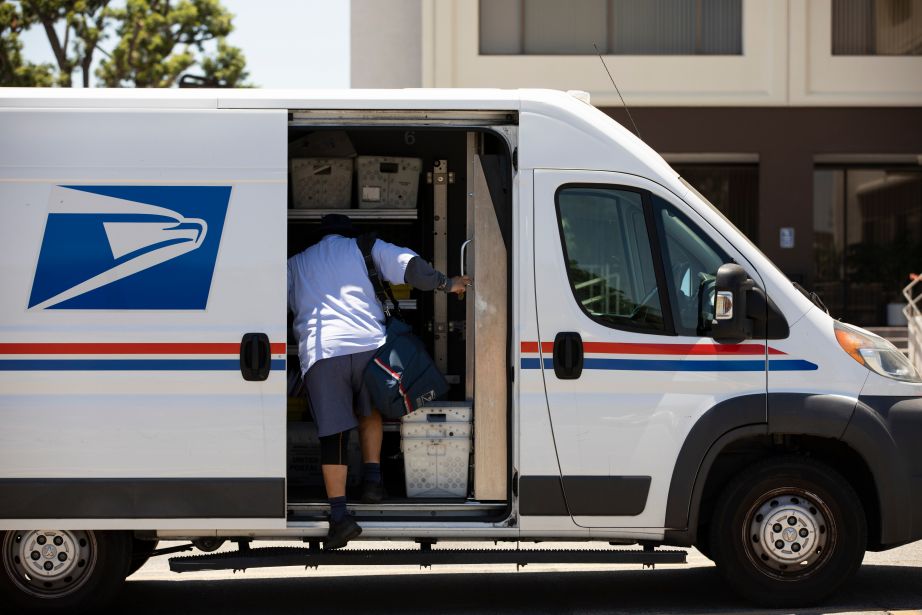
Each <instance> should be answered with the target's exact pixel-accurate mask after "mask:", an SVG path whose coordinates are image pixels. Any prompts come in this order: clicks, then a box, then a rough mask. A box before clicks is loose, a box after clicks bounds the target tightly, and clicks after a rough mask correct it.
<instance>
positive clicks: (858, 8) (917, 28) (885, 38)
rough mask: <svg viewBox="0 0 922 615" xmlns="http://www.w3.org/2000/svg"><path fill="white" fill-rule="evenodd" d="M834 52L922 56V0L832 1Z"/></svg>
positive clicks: (860, 54) (852, 54)
mask: <svg viewBox="0 0 922 615" xmlns="http://www.w3.org/2000/svg"><path fill="white" fill-rule="evenodd" d="M832 54H833V55H837V56H878V55H880V56H918V55H922V0H832Z"/></svg>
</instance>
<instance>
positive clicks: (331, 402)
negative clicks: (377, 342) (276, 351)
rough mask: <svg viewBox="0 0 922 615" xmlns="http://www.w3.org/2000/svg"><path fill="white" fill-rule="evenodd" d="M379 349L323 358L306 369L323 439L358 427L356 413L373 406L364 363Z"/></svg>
mask: <svg viewBox="0 0 922 615" xmlns="http://www.w3.org/2000/svg"><path fill="white" fill-rule="evenodd" d="M375 352H377V350H366V351H364V352H359V353H356V354H349V355H343V356H339V357H330V358H329V359H320V360H319V361H317V362H316V363H314V364H313V365H311V368H310V369H309V370H307V374H305V375H304V384H305V387H306V388H307V401H308V406H310V409H311V414H312V415H313V416H314V422H315V423H316V424H317V435H319V436H320V437H321V438H322V437H324V436H332V435H334V434H338V433H341V432H344V431H349V430H350V429H353V428H354V427H356V426H358V421H357V420H356V416H368V415H369V414H371V411H372V409H373V406H372V403H371V395H370V394H369V393H368V389H367V388H366V387H365V379H364V374H365V366H366V365H368V362H369V361H371V359H372V357H374V356H375Z"/></svg>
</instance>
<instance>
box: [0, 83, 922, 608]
mask: <svg viewBox="0 0 922 615" xmlns="http://www.w3.org/2000/svg"><path fill="white" fill-rule="evenodd" d="M0 135H2V147H0V208H2V223H0V272H2V283H3V292H2V293H0V569H2V570H0V590H2V593H3V595H4V598H3V603H4V605H5V606H6V605H15V606H16V607H17V608H19V609H24V610H25V609H28V610H33V611H38V612H58V611H61V612H73V611H75V610H79V609H81V608H87V607H90V606H94V605H98V604H102V603H105V602H106V601H109V600H112V599H114V598H115V597H116V596H117V592H118V589H119V587H120V585H121V584H122V582H123V581H124V579H125V578H126V576H128V575H130V574H131V573H132V572H133V571H135V570H137V569H138V568H139V567H140V566H141V565H143V563H144V562H145V561H146V559H147V558H148V557H150V556H154V555H164V554H165V553H166V552H170V551H176V550H177V549H183V548H192V547H191V546H190V547H182V546H181V547H170V548H159V547H158V541H177V540H182V541H187V542H184V543H182V544H190V545H194V547H196V548H198V549H199V550H200V551H202V552H203V553H201V554H198V555H191V556H190V555H189V554H183V553H173V555H174V557H173V558H172V559H171V560H170V566H171V568H172V569H173V570H174V571H177V572H192V571H196V570H220V569H237V568H255V567H260V566H281V565H307V564H310V565H314V564H318V565H324V566H326V565H338V564H356V563H361V564H369V565H376V564H392V563H405V564H406V563H410V564H442V563H453V564H457V563H471V564H478V563H503V562H505V563H517V564H526V563H560V562H586V563H597V564H612V563H638V564H655V563H661V564H667V563H683V562H684V561H685V551H683V550H682V549H681V548H682V547H689V546H692V545H694V546H695V547H697V548H698V549H699V550H700V551H701V552H702V553H704V555H706V556H707V557H709V558H711V559H712V560H713V561H714V562H715V563H716V564H717V568H718V570H719V571H720V572H721V573H722V574H723V575H724V576H725V577H726V579H727V581H728V582H729V586H731V587H732V588H734V589H735V590H737V591H738V592H739V593H741V594H742V595H743V596H745V597H747V598H749V599H751V600H754V601H756V602H758V603H761V604H765V605H777V606H794V605H802V604H808V603H814V602H817V601H819V600H822V599H823V598H825V597H827V596H829V595H830V594H831V593H832V592H834V591H835V590H837V589H838V588H839V587H841V586H842V585H843V584H844V583H845V582H847V581H848V579H849V578H850V576H851V575H852V574H853V573H854V572H855V571H856V570H857V569H858V567H859V565H860V564H861V561H862V556H863V554H864V552H865V551H866V550H874V551H879V550H884V549H889V548H892V547H895V546H898V545H902V544H905V543H907V542H911V541H914V540H918V539H919V538H922V397H920V395H922V381H920V377H919V374H918V373H917V372H916V371H915V370H914V369H913V367H912V366H911V365H910V364H909V363H908V361H907V360H906V359H905V358H904V357H903V355H902V354H901V353H900V352H899V351H898V350H896V349H895V348H894V347H893V346H892V345H890V344H889V343H888V342H886V341H884V340H883V339H881V338H879V337H877V336H875V335H872V334H870V333H868V332H867V331H864V330H862V329H859V328H857V327H853V326H851V325H848V324H845V323H842V322H838V321H837V320H835V319H834V318H833V317H831V316H830V315H829V314H828V313H827V312H826V310H825V309H824V308H823V307H822V305H821V303H820V302H818V301H816V300H815V299H814V298H812V297H811V296H810V295H809V293H805V292H803V291H802V290H800V289H798V288H797V287H795V285H794V284H792V283H791V281H789V280H788V279H787V278H786V277H785V275H784V274H783V273H781V271H779V270H778V268H777V267H776V266H775V265H773V264H772V263H771V262H770V261H769V260H768V259H767V258H766V257H765V256H764V255H763V254H762V253H761V252H760V251H759V250H758V249H757V248H756V247H755V246H754V245H753V244H752V243H751V242H750V241H749V240H748V239H747V238H746V237H745V236H744V235H743V234H742V233H740V231H739V230H738V229H736V228H735V227H734V226H733V225H732V224H731V223H730V222H729V221H728V220H727V219H726V218H724V216H723V215H722V214H721V213H720V212H719V211H718V210H717V209H716V208H715V207H714V206H713V205H711V204H710V203H709V202H708V201H707V199H705V198H704V197H702V196H701V195H700V194H699V193H698V192H696V191H695V189H694V188H693V187H692V186H690V185H689V184H688V183H686V182H685V181H684V180H683V179H682V178H681V177H679V176H678V174H677V173H676V172H675V171H674V170H673V169H671V168H670V167H669V165H668V164H666V163H665V162H664V161H663V159H662V158H661V157H660V156H658V155H657V154H656V153H655V152H654V151H653V150H652V149H650V148H649V147H648V146H647V145H645V144H644V143H643V142H642V141H640V140H639V139H638V138H637V137H635V136H634V135H633V134H632V133H630V132H629V131H628V130H626V129H625V128H623V127H622V126H620V125H619V124H618V123H616V122H615V121H613V120H612V119H611V118H609V117H608V116H606V115H605V114H604V113H602V112H601V111H599V110H597V109H596V108H594V107H592V106H591V105H590V104H588V101H587V100H586V99H585V97H584V96H574V95H569V94H567V93H563V92H555V91H540V90H512V91H505V90H393V91H385V90H381V91H362V90H352V91H343V92H305V91H260V90H242V91H223V90H222V91H215V90H195V91H178V90H165V91H153V90H25V89H22V90H19V89H7V90H3V91H2V92H0ZM333 211H335V212H338V213H346V214H348V215H349V216H350V218H351V219H352V220H353V222H354V223H355V224H356V225H358V226H360V227H361V228H363V229H365V230H368V231H375V232H377V234H378V236H379V237H382V238H384V239H387V240H388V241H391V242H393V243H398V244H401V245H405V246H409V247H411V248H412V249H414V250H415V251H416V252H418V253H419V254H420V255H421V256H422V257H423V258H425V259H426V260H428V261H431V262H432V263H433V264H434V266H435V267H436V268H438V269H440V270H442V271H449V272H451V273H459V272H464V273H466V274H470V275H472V276H473V277H474V280H475V282H474V285H473V287H472V288H471V289H470V291H469V292H468V293H467V295H466V296H465V297H464V298H463V300H461V301H458V300H457V299H456V298H454V297H452V298H450V299H449V298H448V297H447V296H445V295H444V294H438V295H436V296H433V295H431V294H423V295H413V294H412V293H410V294H405V295H403V296H400V297H398V299H396V300H397V301H398V302H399V303H400V304H401V306H402V308H403V309H402V311H403V313H404V314H405V315H406V318H407V320H408V322H410V324H412V326H413V328H414V331H415V332H416V334H417V335H418V336H419V337H420V338H421V339H422V340H423V341H424V342H425V344H426V345H427V347H428V348H429V350H430V353H431V354H432V356H433V359H434V360H435V362H436V364H437V365H438V366H439V368H440V369H441V370H442V372H443V373H444V374H446V377H447V378H448V380H449V382H450V383H451V385H452V386H451V391H450V393H449V394H447V395H446V396H445V398H444V399H442V400H439V401H435V402H433V403H431V404H430V405H428V406H426V407H424V408H422V409H420V410H417V411H416V412H414V413H413V414H412V415H408V416H407V417H404V419H403V420H402V421H396V422H391V423H389V424H387V425H386V426H385V439H384V453H383V455H384V456H383V458H382V465H383V469H384V476H385V481H386V486H387V490H388V494H389V496H388V498H386V499H385V500H384V501H383V502H381V503H380V504H373V505H372V504H350V508H351V509H352V512H353V513H354V514H355V515H356V517H357V519H358V521H359V523H360V524H361V525H362V527H363V528H364V533H363V534H362V536H361V538H362V539H369V540H403V541H416V542H417V543H418V544H419V548H418V549H409V550H408V549H400V550H393V549H377V550H374V551H367V550H365V549H362V548H361V544H362V543H361V542H356V543H353V544H352V545H350V548H349V549H346V550H342V551H324V550H323V548H322V540H323V537H324V536H325V534H326V532H327V528H328V522H327V517H326V515H327V506H326V502H325V496H324V492H323V488H322V482H321V481H320V476H319V468H318V465H317V464H318V447H317V440H316V430H314V429H313V425H312V422H311V420H310V412H309V411H308V409H306V408H305V407H304V393H303V390H302V389H303V385H302V384H301V383H300V378H299V373H298V372H299V371H300V370H299V369H298V366H297V358H296V354H297V347H296V341H297V340H295V339H294V338H293V336H292V334H291V332H290V318H291V316H290V315H288V313H287V307H286V305H287V302H286V259H287V258H288V257H289V256H291V255H293V254H296V253H298V252H300V251H302V250H304V249H305V248H306V247H308V246H309V245H311V243H312V242H313V241H316V240H317V227H318V221H319V219H320V217H321V216H322V215H324V214H326V213H330V212H333ZM350 461H354V460H350ZM360 461H361V459H360V455H358V462H359V463H354V464H353V465H355V466H357V468H354V470H357V469H358V468H360V466H361V464H360ZM350 474H351V476H353V477H355V476H356V474H357V472H356V471H353V472H351V473H350ZM353 488H354V485H353ZM350 493H351V492H350ZM351 501H352V502H355V501H356V498H354V497H353V498H352V500H351ZM283 540H285V541H292V540H296V541H303V548H291V547H285V548H283V547H279V546H277V545H276V546H273V545H272V544H271V542H265V541H283ZM446 540H451V541H472V542H478V541H479V542H487V541H489V546H490V547H491V548H489V549H471V550H463V551H455V550H452V549H448V548H444V547H440V545H439V541H443V542H444V541H446ZM494 541H495V542H496V544H497V545H498V546H497V547H495V548H494V547H493V543H494ZM542 541H570V542H571V543H572V544H573V548H571V549H563V550H542V549H540V548H534V547H529V543H532V542H542ZM588 541H598V542H601V543H604V545H605V546H604V548H598V547H597V548H592V549H589V548H586V546H585V543H587V542H588ZM224 542H227V544H226V545H225V547H224V549H222V550H220V551H216V549H217V547H218V546H220V545H221V544H222V543H224ZM234 543H236V544H237V548H228V547H232V546H233V545H234ZM504 546H506V548H503V547H504ZM516 547H518V548H516ZM661 547H672V548H665V549H664V548H661Z"/></svg>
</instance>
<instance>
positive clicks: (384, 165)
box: [355, 156, 423, 209]
mask: <svg viewBox="0 0 922 615" xmlns="http://www.w3.org/2000/svg"><path fill="white" fill-rule="evenodd" d="M355 168H356V173H355V176H356V182H357V187H358V189H357V190H356V193H357V194H358V199H359V208H362V209H415V208H416V195H417V192H418V191H419V174H420V173H421V172H422V170H423V161H422V159H421V158H391V157H385V156H359V157H358V158H356V159H355Z"/></svg>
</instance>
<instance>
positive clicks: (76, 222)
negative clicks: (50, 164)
mask: <svg viewBox="0 0 922 615" xmlns="http://www.w3.org/2000/svg"><path fill="white" fill-rule="evenodd" d="M230 193H231V188H230V186H55V187H54V188H52V190H51V199H50V206H49V210H48V219H47V221H46V223H45V234H44V236H43V237H42V247H41V250H40V252H39V257H38V263H37V264H36V267H35V277H34V278H33V281H32V291H31V294H30V296H29V309H31V310H47V309H77V310H80V309H84V310H150V309H154V310H157V309H160V310H169V309H173V310H203V309H205V307H206V305H207V303H208V294H209V291H210V288H211V279H212V276H213V274H214V267H215V262H216V260H217V255H218V246H219V245H220V242H221V232H222V230H223V228H224V218H225V215H226V213H227V205H228V203H229V201H230Z"/></svg>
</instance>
